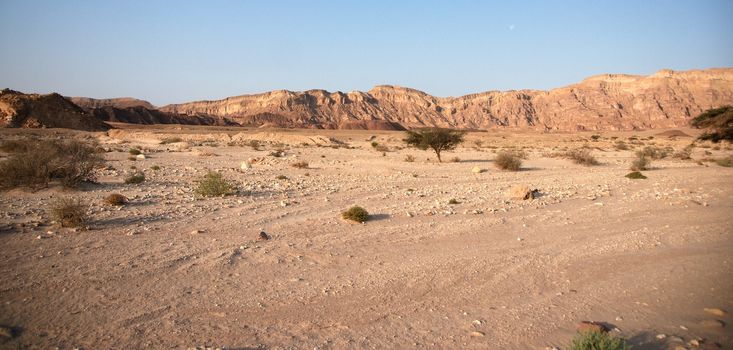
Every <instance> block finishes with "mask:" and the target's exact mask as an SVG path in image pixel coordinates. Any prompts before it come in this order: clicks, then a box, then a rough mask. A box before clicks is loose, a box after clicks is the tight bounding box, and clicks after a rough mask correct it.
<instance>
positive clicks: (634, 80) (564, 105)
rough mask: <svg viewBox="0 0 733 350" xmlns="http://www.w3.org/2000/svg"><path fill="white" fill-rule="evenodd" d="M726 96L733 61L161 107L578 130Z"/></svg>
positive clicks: (311, 123) (624, 123) (654, 120)
mask: <svg viewBox="0 0 733 350" xmlns="http://www.w3.org/2000/svg"><path fill="white" fill-rule="evenodd" d="M726 104H733V68H716V69H705V70H692V71H681V72H675V71H671V70H662V71H659V72H657V73H656V74H653V75H650V76H637V75H625V74H604V75H598V76H594V77H590V78H588V79H585V80H583V81H582V82H580V83H577V84H573V85H569V86H566V87H562V88H557V89H552V90H549V91H541V90H517V91H488V92H482V93H476V94H471V95H466V96H461V97H446V98H442V97H435V96H431V95H429V94H426V93H424V92H422V91H419V90H414V89H410V88H404V87H398V86H390V85H383V86H377V87H374V88H373V89H371V90H369V91H368V92H361V91H353V92H349V93H343V92H328V91H325V90H308V91H303V92H293V91H287V90H276V91H271V92H266V93H262V94H255V95H242V96H235V97H229V98H226V99H223V100H216V101H197V102H189V103H181V104H172V105H168V106H164V107H161V108H160V110H161V111H166V112H171V113H176V114H186V115H207V116H215V117H225V118H229V119H232V120H234V121H237V122H239V123H241V124H248V125H251V124H253V122H254V124H257V123H256V122H257V121H260V122H261V125H273V124H274V125H278V126H284V127H305V128H329V129H336V128H354V127H356V128H369V127H370V126H377V125H378V126H380V127H381V126H385V125H392V126H394V125H399V126H404V127H407V128H416V127H426V126H440V127H451V128H461V129H494V128H507V127H508V128H523V129H538V130H562V131H577V130H633V129H651V128H667V127H680V126H686V125H688V123H689V120H690V119H691V118H693V117H694V116H696V115H697V114H699V113H701V112H702V111H704V110H706V109H709V108H714V107H719V106H722V105H726Z"/></svg>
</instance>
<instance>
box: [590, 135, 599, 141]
mask: <svg viewBox="0 0 733 350" xmlns="http://www.w3.org/2000/svg"><path fill="white" fill-rule="evenodd" d="M600 138H601V135H590V139H591V140H593V141H598V139H600Z"/></svg>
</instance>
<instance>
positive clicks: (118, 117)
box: [88, 106, 239, 126]
mask: <svg viewBox="0 0 733 350" xmlns="http://www.w3.org/2000/svg"><path fill="white" fill-rule="evenodd" d="M88 112H89V113H90V114H91V115H93V116H94V117H96V118H97V119H99V120H103V121H108V122H118V123H131V124H184V125H218V126H238V125H239V124H237V123H235V122H232V121H231V120H228V119H226V118H224V117H215V116H206V115H180V114H174V113H169V112H162V111H159V110H155V109H148V108H145V107H142V106H137V107H127V108H117V107H112V106H104V107H99V108H91V109H89V110H88Z"/></svg>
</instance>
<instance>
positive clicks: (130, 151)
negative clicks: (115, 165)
mask: <svg viewBox="0 0 733 350" xmlns="http://www.w3.org/2000/svg"><path fill="white" fill-rule="evenodd" d="M127 152H128V153H130V154H131V155H133V156H136V155H138V154H142V153H143V152H140V150H139V149H137V148H130V149H129V150H127Z"/></svg>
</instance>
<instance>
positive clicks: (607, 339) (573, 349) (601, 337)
mask: <svg viewBox="0 0 733 350" xmlns="http://www.w3.org/2000/svg"><path fill="white" fill-rule="evenodd" d="M567 349H568V350H630V349H631V347H630V346H629V345H628V344H626V340H624V339H623V338H617V337H614V336H612V335H610V334H608V333H605V332H595V331H584V332H580V333H578V334H576V335H575V337H574V338H573V340H572V341H571V342H570V345H569V346H568V347H567Z"/></svg>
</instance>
